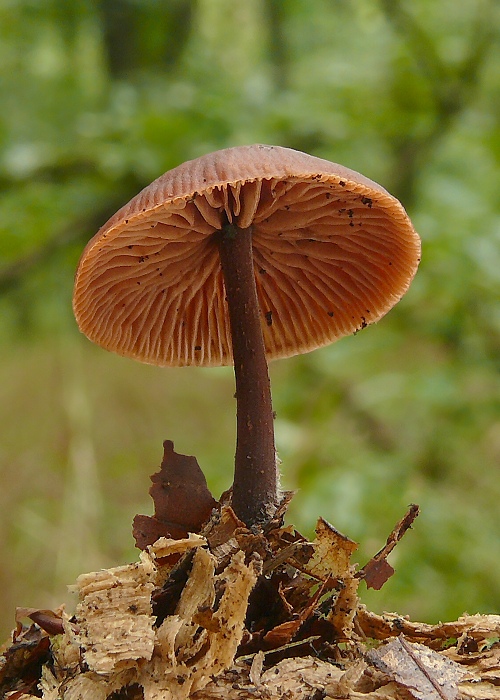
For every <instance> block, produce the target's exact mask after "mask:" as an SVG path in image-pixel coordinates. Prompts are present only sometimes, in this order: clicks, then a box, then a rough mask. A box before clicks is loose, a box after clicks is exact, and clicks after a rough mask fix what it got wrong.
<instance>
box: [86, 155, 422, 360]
mask: <svg viewBox="0 0 500 700" xmlns="http://www.w3.org/2000/svg"><path fill="white" fill-rule="evenodd" d="M227 222H229V223H232V224H234V225H236V226H237V227H239V228H248V227H251V229H252V240H253V256H254V268H255V277H256V284H257V294H258V299H259V303H260V309H261V314H262V329H263V335H264V343H265V347H266V353H267V356H268V358H269V359H273V358H278V357H286V356H290V355H295V354H298V353H302V352H308V351H310V350H313V349H315V348H317V347H320V346H322V345H326V344H328V343H331V342H333V341H335V340H337V339H338V338H340V337H342V336H344V335H350V334H352V333H354V332H356V331H357V330H359V329H360V328H363V327H365V326H366V325H368V324H370V323H373V322H375V321H377V320H379V319H380V318H381V317H382V316H383V315H384V314H385V313H387V311H389V309H390V308H392V306H394V304H395V303H396V302H397V301H398V300H399V299H400V298H401V296H402V295H403V294H404V293H405V291H406V290H407V288H408V286H409V284H410V282H411V280H412V278H413V276H414V274H415V272H416V269H417V266H418V262H419V259H420V239H419V237H418V235H417V234H416V232H415V230H414V229H413V226H412V224H411V222H410V220H409V218H408V216H407V214H406V212H405V211H404V209H403V207H402V206H401V204H400V203H399V202H398V200H396V199H395V198H394V197H392V196H391V195H390V194H388V193H387V192H386V190H384V189H383V188H382V187H380V186H379V185H377V184H376V183H374V182H372V181H371V180H369V179H367V178H365V177H363V176H362V175H360V174H359V173H356V172H354V171H352V170H349V169H348V168H344V167H342V166H339V165H337V164H335V163H330V162H329V161H326V160H322V159H320V158H315V157H313V156H309V155H307V154H305V153H301V152H299V151H294V150H291V149H287V148H281V147H276V146H261V145H255V146H242V147H236V148H230V149H225V150H222V151H217V152H215V153H211V154H208V155H206V156H202V157H201V158H198V159H196V160H194V161H189V162H187V163H184V164H183V165H181V166H179V167H177V168H175V169H174V170H171V171H169V172H167V173H165V174H164V175H162V176H161V177H160V178H158V179H157V180H155V181H154V182H153V183H152V184H151V185H149V186H148V187H146V188H145V189H144V190H143V191H142V192H140V193H139V194H138V195H137V196H136V197H134V198H133V199H132V200H131V201H130V202H129V203H128V204H126V205H125V206H124V207H122V209H120V211H119V212H117V213H116V214H115V215H114V216H113V217H112V218H111V219H110V220H109V221H108V222H107V223H106V224H105V225H104V226H103V227H102V228H101V229H100V230H99V232H98V233H97V234H96V235H95V236H94V238H93V239H92V240H91V241H90V242H89V243H88V245H87V247H86V248H85V250H84V252H83V255H82V258H81V260H80V264H79V267H78V270H77V274H76V281H75V294H74V300H73V306H74V311H75V316H76V319H77V322H78V325H79V327H80V329H81V330H82V332H83V333H85V334H86V335H87V336H88V337H89V338H90V339H91V340H93V341H94V342H96V343H97V344H99V345H101V346H103V347H105V348H106V349H108V350H112V351H114V352H117V353H119V354H121V355H125V356H128V357H133V358H135V359H137V360H140V361H142V362H147V363H151V364H155V365H163V366H182V365H225V364H231V363H232V351H231V336H230V327H229V318H228V313H227V307H226V302H225V291H224V282H223V278H222V270H221V265H220V261H219V253H218V247H217V244H216V240H215V237H214V235H213V234H214V233H215V232H216V231H218V230H220V229H221V228H222V227H223V226H224V224H225V223H227Z"/></svg>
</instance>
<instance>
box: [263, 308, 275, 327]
mask: <svg viewBox="0 0 500 700" xmlns="http://www.w3.org/2000/svg"><path fill="white" fill-rule="evenodd" d="M264 315H265V317H266V323H267V325H268V326H272V325H273V312H272V311H266V313H265V314H264Z"/></svg>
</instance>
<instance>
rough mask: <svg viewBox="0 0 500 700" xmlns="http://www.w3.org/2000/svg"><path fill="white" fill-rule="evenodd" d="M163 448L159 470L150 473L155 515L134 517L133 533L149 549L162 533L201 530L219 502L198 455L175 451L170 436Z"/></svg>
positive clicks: (179, 535) (140, 545)
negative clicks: (201, 466) (207, 480)
mask: <svg viewBox="0 0 500 700" xmlns="http://www.w3.org/2000/svg"><path fill="white" fill-rule="evenodd" d="M163 448H164V455H163V460H162V463H161V467H160V471H159V472H157V473H156V474H153V476H152V477H151V481H152V482H153V486H152V487H151V488H150V490H149V493H150V495H151V497H152V498H153V502H154V505H155V513H154V516H152V517H150V516H148V515H136V517H135V518H134V527H133V534H134V538H135V541H136V546H137V547H138V548H139V549H146V547H147V546H148V545H151V544H153V543H154V542H156V540H157V539H158V538H159V537H173V538H175V539H180V538H183V537H186V536H187V534H188V533H189V532H199V531H200V530H201V528H202V526H203V524H204V523H205V522H206V521H207V520H208V518H209V516H210V513H211V511H212V509H213V508H215V507H216V506H217V505H218V504H217V501H216V500H215V499H214V497H213V496H212V494H211V493H210V491H209V490H208V487H207V482H206V479H205V476H204V474H203V472H202V471H201V469H200V466H199V465H198V462H197V461H196V459H195V457H188V456H186V455H181V454H178V453H177V452H174V443H173V442H172V441H171V440H165V442H164V443H163Z"/></svg>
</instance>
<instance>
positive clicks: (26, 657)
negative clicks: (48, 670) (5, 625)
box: [0, 623, 50, 698]
mask: <svg viewBox="0 0 500 700" xmlns="http://www.w3.org/2000/svg"><path fill="white" fill-rule="evenodd" d="M49 649H50V639H49V637H48V636H47V633H46V632H44V631H43V630H42V629H40V627H38V625H31V626H30V627H23V626H22V625H21V624H19V623H18V628H17V630H16V632H15V633H14V638H13V643H12V645H11V646H10V647H9V648H8V649H6V650H5V651H4V653H3V654H2V655H1V656H0V697H2V698H3V697H6V696H7V693H9V692H11V691H12V692H13V691H19V692H20V693H21V694H22V693H29V692H30V690H32V689H33V690H34V689H35V688H36V686H37V683H38V680H39V678H40V673H41V668H42V665H43V664H44V663H46V662H47V661H48V659H49V657H50V651H49Z"/></svg>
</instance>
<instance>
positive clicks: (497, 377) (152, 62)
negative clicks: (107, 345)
mask: <svg viewBox="0 0 500 700" xmlns="http://www.w3.org/2000/svg"><path fill="white" fill-rule="evenodd" d="M499 39H500V4H499V3H498V2H497V1H496V0H461V2H457V1H456V0H400V1H396V0H314V2H311V0H283V1H280V0H195V1H192V2H189V1H186V0H43V2H42V1H41V0H0V105H1V108H0V320H1V323H0V397H1V400H0V421H1V439H0V473H1V485H2V488H1V491H0V506H1V508H0V538H1V540H0V541H1V545H2V550H1V553H2V565H1V567H0V611H1V615H0V631H1V636H2V638H3V637H5V636H6V635H7V633H8V631H9V630H10V629H11V628H12V627H13V624H14V608H15V606H16V605H22V606H38V607H41V608H48V607H51V606H53V605H57V604H58V603H60V602H61V601H63V600H66V599H67V595H66V589H65V586H66V584H68V583H71V582H72V581H73V580H74V578H75V576H76V575H77V574H79V573H81V572H83V571H87V570H91V569H94V568H99V567H104V566H112V565H118V564H122V563H125V562H127V561H130V560H133V559H134V558H135V557H136V552H135V550H134V545H133V540H132V537H131V521H132V518H133V516H134V515H135V514H136V513H146V514H149V513H151V512H152V503H151V502H150V499H149V496H148V488H149V485H150V482H149V478H148V477H149V474H151V473H153V472H154V471H156V469H157V467H158V465H159V463H160V460H161V455H162V441H163V440H164V439H167V438H169V439H172V440H173V441H174V443H175V447H176V449H177V450H178V451H180V452H184V453H186V454H194V455H196V456H197V458H198V461H199V462H200V465H201V466H202V468H203V469H204V471H205V472H206V474H207V477H208V481H209V484H210V486H211V488H212V490H213V491H214V494H215V495H216V496H218V495H219V494H220V492H221V491H222V490H223V489H225V488H227V487H228V486H229V485H230V482H231V470H232V466H231V465H232V460H233V454H234V427H235V426H234V411H235V406H234V399H233V398H232V395H233V378H232V373H231V370H230V369H227V368H226V369H192V368H184V369H178V370H175V369H163V370H160V369H157V368H153V367H149V366H145V365H139V364H137V363H134V362H132V361H130V360H126V359H123V358H120V357H118V356H113V355H110V354H108V353H106V352H105V351H104V350H101V349H99V348H97V347H94V346H92V345H91V343H90V342H88V341H87V340H86V339H85V338H84V337H83V336H81V335H80V334H79V333H78V331H77V329H76V327H75V323H74V321H73V317H72V311H71V294H72V280H73V274H74V270H75V267H76V264H77V261H78V257H79V254H80V252H81V250H82V248H83V246H84V244H85V243H86V241H87V240H88V239H89V238H90V237H91V236H92V235H93V234H94V233H95V232H96V230H97V229H98V227H99V226H100V225H101V224H102V223H104V222H105V221H106V219H107V218H108V216H109V215H111V214H112V213H113V212H114V211H115V210H116V209H117V208H118V207H119V206H120V205H121V204H123V203H124V202H126V201H127V200H128V199H130V198H131V197H132V196H133V195H134V194H136V192H138V191H139V189H141V188H142V187H143V186H145V185H146V184H148V183H149V182H150V181H151V180H153V179H154V178H156V177H157V176H158V175H160V174H161V173H163V172H164V171H165V170H168V169H169V168H171V167H174V166H175V165H177V164H179V163H180V162H182V161H184V160H186V159H190V158H194V157H197V156H199V155H202V154H203V153H206V152H209V151H212V150H215V149H218V148H223V147H226V146H231V145H238V144H248V143H254V142H261V143H271V144H279V145H284V146H290V147H292V148H298V149H300V150H305V151H308V152H310V153H312V154H314V155H318V156H321V157H324V158H327V159H330V160H334V161H336V162H340V163H343V164H344V165H347V166H349V167H351V168H354V169H356V170H359V171H361V172H362V173H364V174H365V175H367V176H368V177H370V178H372V179H374V180H376V181H378V182H380V183H381V184H383V185H384V186H385V187H386V188H387V189H389V190H390V191H391V192H392V193H393V194H395V195H396V196H397V197H399V198H400V199H401V201H402V202H403V204H404V205H405V207H406V208H407V210H408V212H409V214H410V216H411V217H412V219H413V221H414V224H415V226H416V228H417V230H418V231H419V232H420V234H421V236H422V239H423V258H422V264H421V268H420V271H419V273H418V275H417V277H416V279H415V281H414V283H413V285H412V287H411V289H410V291H409V293H408V294H407V295H406V297H405V298H404V299H403V301H402V302H401V303H400V304H399V305H398V306H397V307H396V308H395V309H394V310H393V311H392V312H391V313H390V314H389V315H388V316H387V317H386V318H384V319H383V320H382V321H381V322H380V323H379V324H378V325H376V326H371V327H369V328H367V329H366V330H364V331H363V332H362V333H360V334H358V335H357V336H355V337H350V338H346V339H344V340H342V341H341V342H339V343H337V344H335V345H332V346H330V347H327V348H324V349H321V350H318V351H316V352H314V353H311V354H309V355H305V356H302V357H298V358H292V359H289V360H283V361H280V362H277V363H274V364H273V365H272V366H271V372H272V380H273V391H274V403H275V408H276V411H277V420H276V433H277V445H278V449H279V453H280V456H281V459H282V460H283V482H284V485H285V486H286V487H288V488H298V489H299V493H298V495H297V496H296V498H295V500H294V502H293V504H292V507H291V511H290V514H289V521H290V522H294V523H295V524H296V525H297V526H298V527H299V529H301V530H302V531H303V532H304V533H305V534H307V535H311V534H312V532H313V528H314V524H315V521H316V519H317V517H318V516H320V515H321V516H323V517H325V518H326V519H328V520H329V521H330V522H332V523H333V524H334V525H335V526H336V527H337V528H339V529H340V530H342V531H343V532H345V533H346V534H347V535H349V536H350V537H352V538H353V539H355V540H357V541H358V542H359V543H360V548H359V557H358V561H359V562H360V564H364V563H365V562H366V560H367V558H369V556H370V555H372V554H373V553H374V552H375V551H377V549H379V548H380V547H381V546H382V544H383V543H384V542H385V538H386V536H387V535H388V533H389V532H390V530H391V528H392V526H393V525H394V523H395V522H396V521H397V520H398V519H399V518H400V517H401V516H402V515H403V513H404V511H405V509H406V506H407V504H409V503H411V502H416V503H418V504H420V506H421V509H422V514H421V516H420V518H419V519H418V520H417V522H416V524H415V527H414V529H413V531H412V532H411V533H409V534H408V535H407V537H406V538H405V539H404V541H403V542H402V543H401V544H400V545H399V546H398V547H397V549H396V551H395V553H394V554H393V555H392V557H391V562H392V563H393V565H394V566H395V567H396V570H397V571H396V575H395V576H394V577H393V578H392V579H391V580H390V581H389V582H388V583H387V584H386V586H385V587H384V588H383V589H382V591H380V592H372V591H370V592H366V590H365V589H364V587H363V591H362V595H363V600H364V601H366V602H367V603H368V604H369V605H370V606H371V607H372V609H374V610H377V611H381V610H383V609H389V610H396V611H398V612H399V613H402V614H410V615H411V616H413V617H415V618H419V619H422V620H426V621H429V622H432V621H437V620H438V619H446V618H453V617H456V616H457V615H459V614H461V613H462V612H463V611H465V610H468V611H469V612H470V613H475V612H498V611H499V609H500V594H499V582H500V542H499V532H500V513H499V503H500V473H499V460H500V198H499V192H500V41H499Z"/></svg>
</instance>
